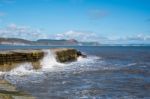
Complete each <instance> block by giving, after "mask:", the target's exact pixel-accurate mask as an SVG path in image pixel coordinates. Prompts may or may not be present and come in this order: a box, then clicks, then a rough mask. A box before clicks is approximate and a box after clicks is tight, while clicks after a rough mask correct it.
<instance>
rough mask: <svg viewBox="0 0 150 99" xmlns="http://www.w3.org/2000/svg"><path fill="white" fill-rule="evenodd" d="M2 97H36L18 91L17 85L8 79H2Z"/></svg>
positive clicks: (23, 98) (0, 89) (0, 96)
mask: <svg viewBox="0 0 150 99" xmlns="http://www.w3.org/2000/svg"><path fill="white" fill-rule="evenodd" d="M0 99H35V98H34V97H32V96H31V95H29V94H27V93H25V92H22V91H18V90H17V89H16V87H15V86H14V85H12V84H10V83H9V82H8V81H6V80H2V79H1V80H0Z"/></svg>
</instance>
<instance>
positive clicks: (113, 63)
mask: <svg viewBox="0 0 150 99" xmlns="http://www.w3.org/2000/svg"><path fill="white" fill-rule="evenodd" d="M56 47H57V46H56ZM62 47H64V46H62ZM68 47H69V46H68ZM0 48H1V49H5V48H6V49H9V48H10V49H20V48H22V49H26V48H29V49H31V48H33V49H45V48H49V46H40V47H39V46H30V47H29V46H26V47H20V46H17V47H8V46H5V47H0ZM73 48H76V49H78V50H80V51H82V52H84V53H85V54H87V55H88V57H87V58H86V59H79V60H78V61H77V62H73V63H66V64H61V65H60V64H55V65H54V66H52V67H50V68H45V69H42V70H38V71H32V72H27V74H25V75H21V76H20V75H17V73H19V72H16V73H14V72H15V71H13V72H11V73H8V74H6V75H5V78H6V79H7V80H9V81H11V82H12V83H14V84H15V85H16V86H17V88H18V89H19V90H23V91H27V92H29V93H31V94H32V95H33V96H35V97H36V98H37V99H149V98H150V94H149V93H150V47H146V46H145V47H129V46H126V47H121V46H114V47H112V46H111V47H110V46H101V47H96V46H95V47H94V46H93V47H86V46H84V47H73ZM49 61H51V60H49ZM29 71H30V70H29Z"/></svg>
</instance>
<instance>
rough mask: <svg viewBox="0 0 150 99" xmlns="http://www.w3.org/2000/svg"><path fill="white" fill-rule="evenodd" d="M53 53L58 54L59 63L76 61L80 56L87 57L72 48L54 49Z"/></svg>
mask: <svg viewBox="0 0 150 99" xmlns="http://www.w3.org/2000/svg"><path fill="white" fill-rule="evenodd" d="M53 51H54V53H55V54H56V59H57V61H58V62H61V63H64V62H72V61H76V60H77V58H78V57H79V56H81V57H86V55H83V54H82V53H81V52H80V51H78V50H76V49H72V48H61V49H54V50H53Z"/></svg>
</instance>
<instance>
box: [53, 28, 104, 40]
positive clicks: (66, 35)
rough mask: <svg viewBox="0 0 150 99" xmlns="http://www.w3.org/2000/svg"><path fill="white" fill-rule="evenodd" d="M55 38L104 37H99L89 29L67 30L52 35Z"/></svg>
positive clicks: (97, 38) (93, 38) (98, 38)
mask: <svg viewBox="0 0 150 99" xmlns="http://www.w3.org/2000/svg"><path fill="white" fill-rule="evenodd" d="M54 38H55V39H76V40H78V41H100V40H101V39H104V38H102V37H99V36H98V35H96V34H95V33H93V32H89V31H73V30H70V31H67V32H65V33H59V34H56V35H54Z"/></svg>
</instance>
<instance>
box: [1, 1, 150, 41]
mask: <svg viewBox="0 0 150 99" xmlns="http://www.w3.org/2000/svg"><path fill="white" fill-rule="evenodd" d="M0 35H1V37H21V38H25V39H30V40H36V39H39V38H49V39H52V38H54V39H63V38H64V39H73V38H74V39H77V40H80V41H98V42H100V43H127V44H128V43H140V44H141V43H144V44H150V0H0Z"/></svg>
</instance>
